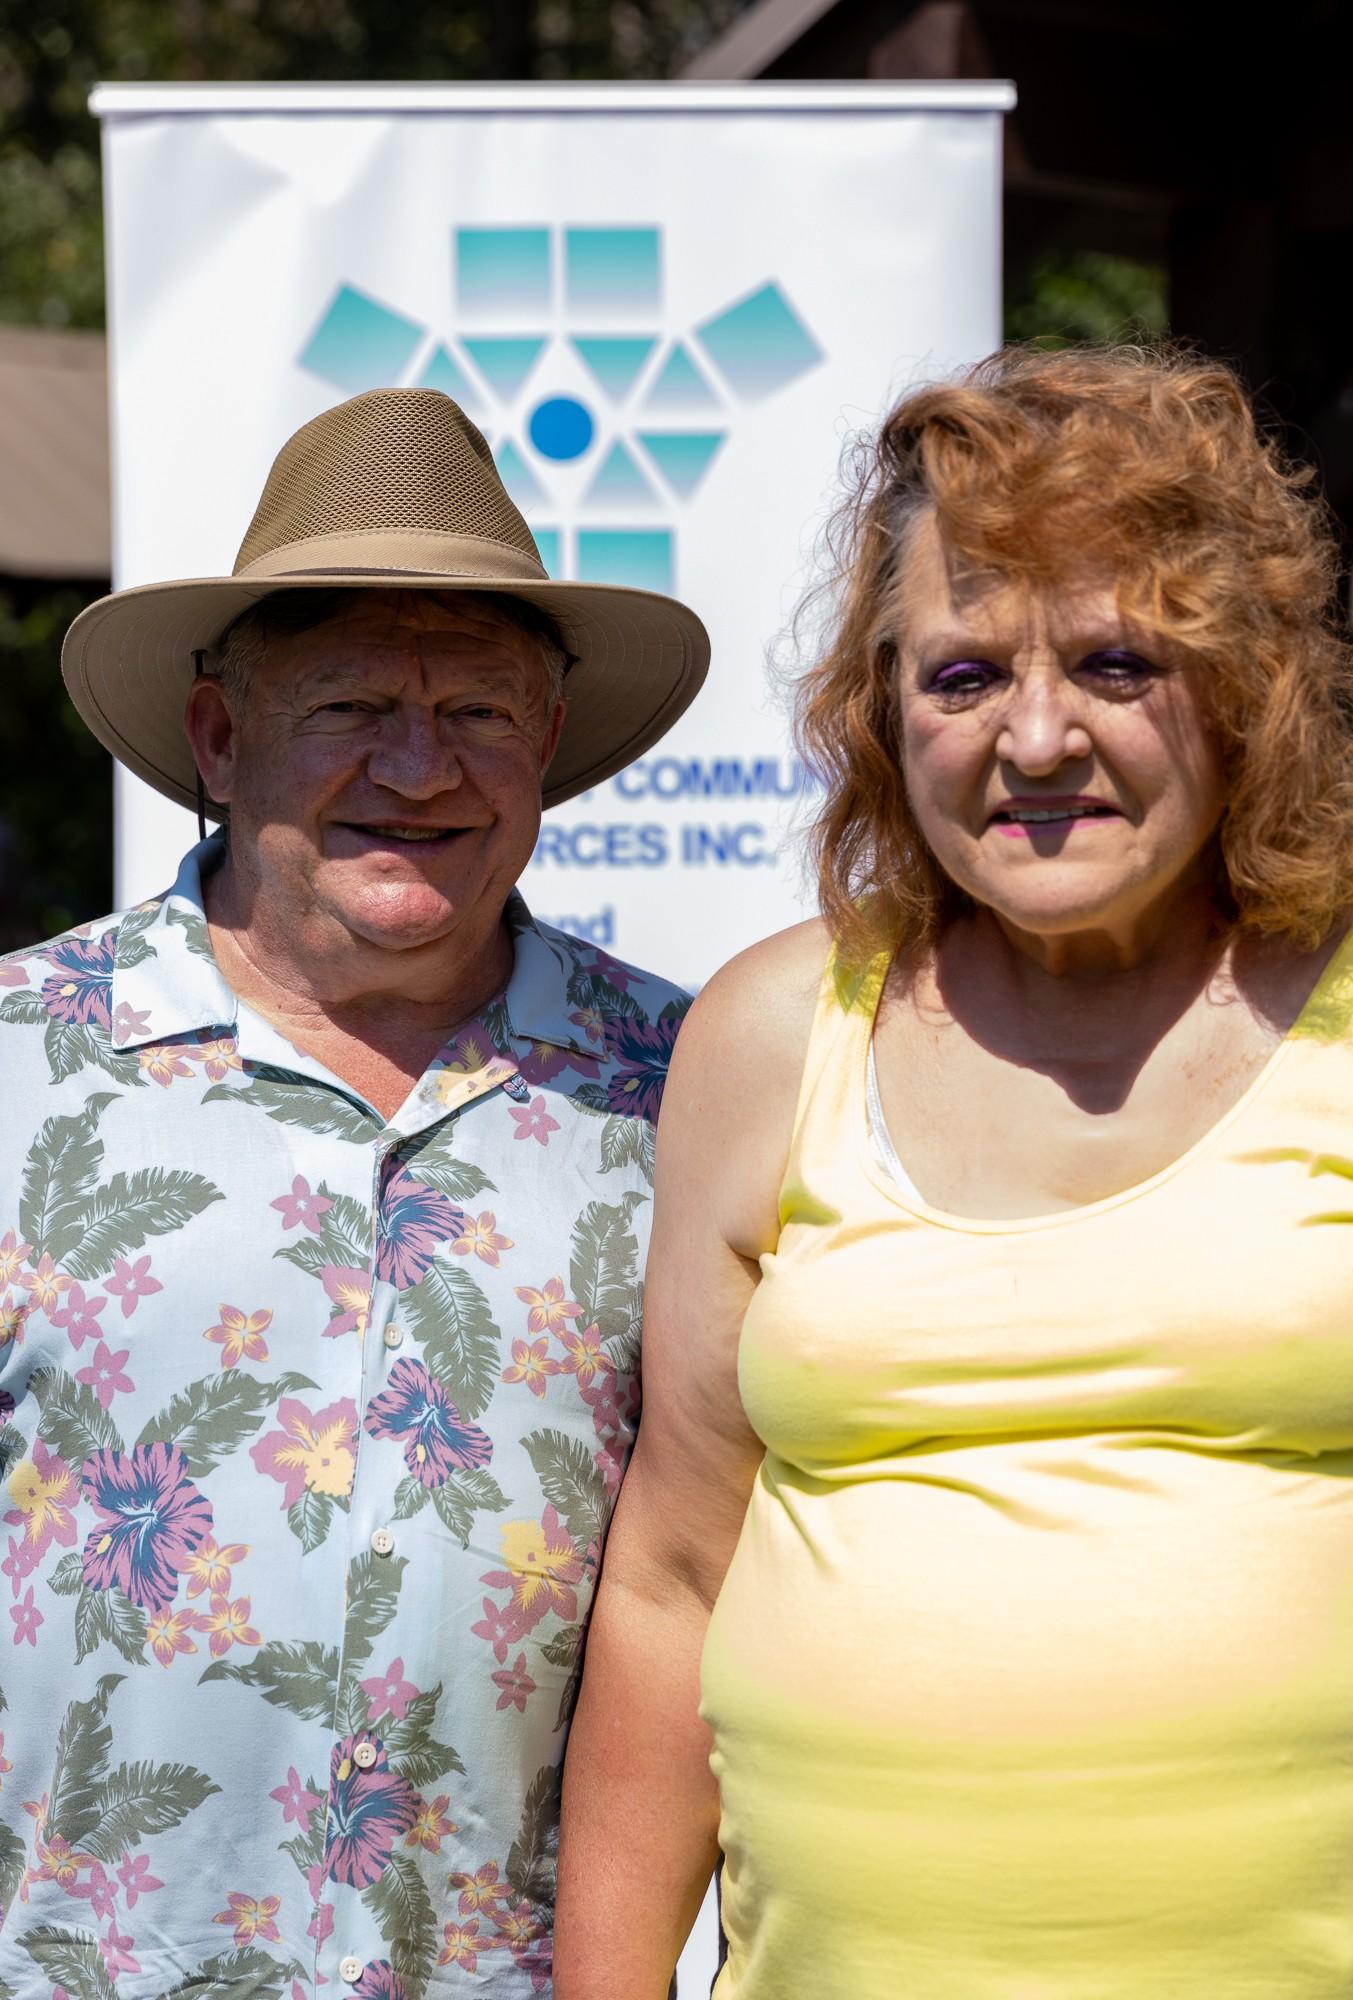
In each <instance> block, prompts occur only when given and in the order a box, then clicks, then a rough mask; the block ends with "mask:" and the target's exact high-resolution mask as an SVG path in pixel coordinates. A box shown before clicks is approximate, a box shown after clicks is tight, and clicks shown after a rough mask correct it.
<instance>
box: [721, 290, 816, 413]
mask: <svg viewBox="0 0 1353 2000" xmlns="http://www.w3.org/2000/svg"><path fill="white" fill-rule="evenodd" d="M696 335H697V337H698V338H699V340H700V341H701V343H702V344H703V346H704V349H705V352H706V354H708V355H709V356H710V358H711V359H712V360H713V361H714V363H715V364H716V366H717V367H718V368H719V369H720V371H721V372H722V373H723V374H724V375H725V376H726V377H727V379H728V381H729V382H730V383H731V384H732V386H733V388H734V389H735V390H736V391H737V393H738V394H739V395H740V396H745V397H747V398H748V400H749V401H755V400H757V399H758V398H760V397H762V396H769V395H770V394H771V392H772V390H775V389H783V387H784V386H785V384H786V383H787V382H792V381H793V380H794V378H795V377H796V376H798V375H802V374H804V373H805V372H806V371H807V370H808V369H809V368H813V367H815V366H816V365H817V363H818V362H819V361H821V359H822V349H821V348H820V347H819V346H818V344H817V342H816V341H815V340H814V339H813V336H812V334H811V333H809V331H808V329H807V327H806V326H805V325H804V323H803V321H802V320H801V319H800V318H799V316H798V314H797V313H796V312H795V310H794V308H793V306H791V305H790V303H789V300H788V299H787V298H786V297H785V295H784V293H783V292H782V291H781V290H780V287H779V286H778V285H775V284H771V285H763V286H762V287H761V289H760V291H757V292H752V293H751V294H750V295H749V296H748V297H747V298H745V299H742V300H740V301H739V303H738V304H737V305H734V306H729V307H728V309H727V311H726V312H721V313H716V314H715V315H714V317H713V319H707V320H706V321H705V322H704V324H703V325H702V326H698V327H697V328H696Z"/></svg>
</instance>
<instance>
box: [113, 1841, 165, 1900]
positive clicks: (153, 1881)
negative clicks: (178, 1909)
mask: <svg viewBox="0 0 1353 2000" xmlns="http://www.w3.org/2000/svg"><path fill="white" fill-rule="evenodd" d="M117 1879H118V1881H119V1882H120V1883H121V1884H122V1890H123V1894H124V1895H125V1896H126V1898H127V1908H128V1909H129V1910H134V1909H135V1908H136V1903H137V1898H138V1897H140V1896H148V1895H149V1894H150V1892H151V1890H152V1889H163V1887H164V1883H163V1882H161V1881H160V1880H159V1878H158V1876H155V1875H152V1874H151V1872H150V1856H149V1855H148V1854H138V1855H137V1856H136V1857H135V1859H133V1857H132V1856H131V1855H130V1854H125V1855H124V1856H123V1857H122V1861H121V1863H120V1864H119V1867H118V1871H117Z"/></svg>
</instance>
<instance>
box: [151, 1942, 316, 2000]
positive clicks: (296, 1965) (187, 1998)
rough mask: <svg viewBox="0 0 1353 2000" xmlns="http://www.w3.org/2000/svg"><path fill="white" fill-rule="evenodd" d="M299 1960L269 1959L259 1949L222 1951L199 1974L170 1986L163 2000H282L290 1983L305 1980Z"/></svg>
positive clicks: (245, 1947) (194, 1973) (247, 1946)
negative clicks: (283, 1990) (285, 1987)
mask: <svg viewBox="0 0 1353 2000" xmlns="http://www.w3.org/2000/svg"><path fill="white" fill-rule="evenodd" d="M305 1973H306V1968H305V1967H304V1966H303V1965H302V1964H301V1962H300V1960H299V1959H296V1958H292V1959H286V1960H278V1959H275V1958H269V1956H268V1954H267V1952H266V1951H260V1950H259V1948H258V1946H257V1945H252V1944H251V1945H245V1946H244V1948H243V1949H242V1950H240V1951H220V1952H217V1953H215V1954H214V1956H213V1957H211V1958H205V1959H203V1961H202V1963H201V1965H199V1966H198V1968H197V1971H196V1972H193V1973H190V1974H189V1975H188V1977H187V1978H186V1979H184V1980H182V1981H181V1982H180V1983H179V1985H177V1986H171V1987H170V1989H169V1991H168V1992H167V1993H166V1994H165V1995H164V1996H163V2000H245V1996H247V2000H281V1996H282V1989H283V1987H284V1986H285V1985H286V1984H287V1982H288V1981H289V1980H292V1979H304V1977H305Z"/></svg>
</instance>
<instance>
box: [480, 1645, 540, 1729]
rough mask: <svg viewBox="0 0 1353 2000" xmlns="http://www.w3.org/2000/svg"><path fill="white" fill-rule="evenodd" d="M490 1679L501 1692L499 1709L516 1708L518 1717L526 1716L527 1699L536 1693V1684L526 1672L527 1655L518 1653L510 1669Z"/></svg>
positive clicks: (505, 1669) (491, 1676)
mask: <svg viewBox="0 0 1353 2000" xmlns="http://www.w3.org/2000/svg"><path fill="white" fill-rule="evenodd" d="M489 1679H490V1680H491V1681H492V1682H493V1685H494V1686H495V1687H496V1688H498V1689H500V1690H501V1692H500V1694H499V1696H498V1706H499V1708H500V1709H502V1708H515V1709H516V1711H517V1713H518V1715H525V1713H526V1703H527V1698H528V1697H529V1696H530V1695H533V1694H534V1693H535V1691H536V1683H535V1682H534V1681H533V1680H532V1679H531V1676H530V1675H529V1674H528V1673H527V1671H526V1655H525V1653H518V1655H517V1657H516V1659H515V1660H514V1661H513V1662H512V1665H511V1666H510V1667H507V1668H504V1669H503V1670H502V1671H501V1672H499V1673H496V1674H490V1675H489Z"/></svg>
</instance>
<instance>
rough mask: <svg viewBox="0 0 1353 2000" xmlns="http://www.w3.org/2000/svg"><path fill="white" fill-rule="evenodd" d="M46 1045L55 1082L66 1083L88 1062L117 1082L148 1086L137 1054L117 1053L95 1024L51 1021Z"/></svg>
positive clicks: (45, 1048) (44, 1039)
mask: <svg viewBox="0 0 1353 2000" xmlns="http://www.w3.org/2000/svg"><path fill="white" fill-rule="evenodd" d="M43 1011H44V1013H45V1012H46V1009H45V1008H44V1009H43ZM43 1049H44V1051H45V1053H46V1057H47V1067H48V1069H49V1070H50V1071H51V1073H52V1082H53V1083H64V1082H65V1081H66V1078H67V1077H68V1076H76V1075H78V1074H79V1072H80V1071H81V1070H82V1069H84V1068H85V1067H86V1065H88V1067H89V1068H91V1069H101V1070H104V1071H105V1072H106V1073H107V1074H108V1075H109V1076H111V1077H113V1078H115V1079H116V1081H117V1082H118V1083H128V1084H132V1085H133V1086H135V1087H137V1088H138V1089H143V1088H144V1087H145V1082H146V1079H145V1077H144V1076H142V1074H141V1065H140V1063H139V1062H138V1061H137V1059H136V1057H135V1056H134V1055H130V1054H129V1055H118V1054H117V1053H116V1051H115V1050H113V1049H110V1048H109V1046H108V1043H107V1041H106V1040H105V1038H104V1037H103V1036H102V1035H98V1034H95V1032H94V1030H93V1029H92V1028H85V1027H81V1026H80V1025H79V1023H78V1022H75V1021H49V1022H48V1023H47V1032H46V1034H45V1035H44V1037H43Z"/></svg>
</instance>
